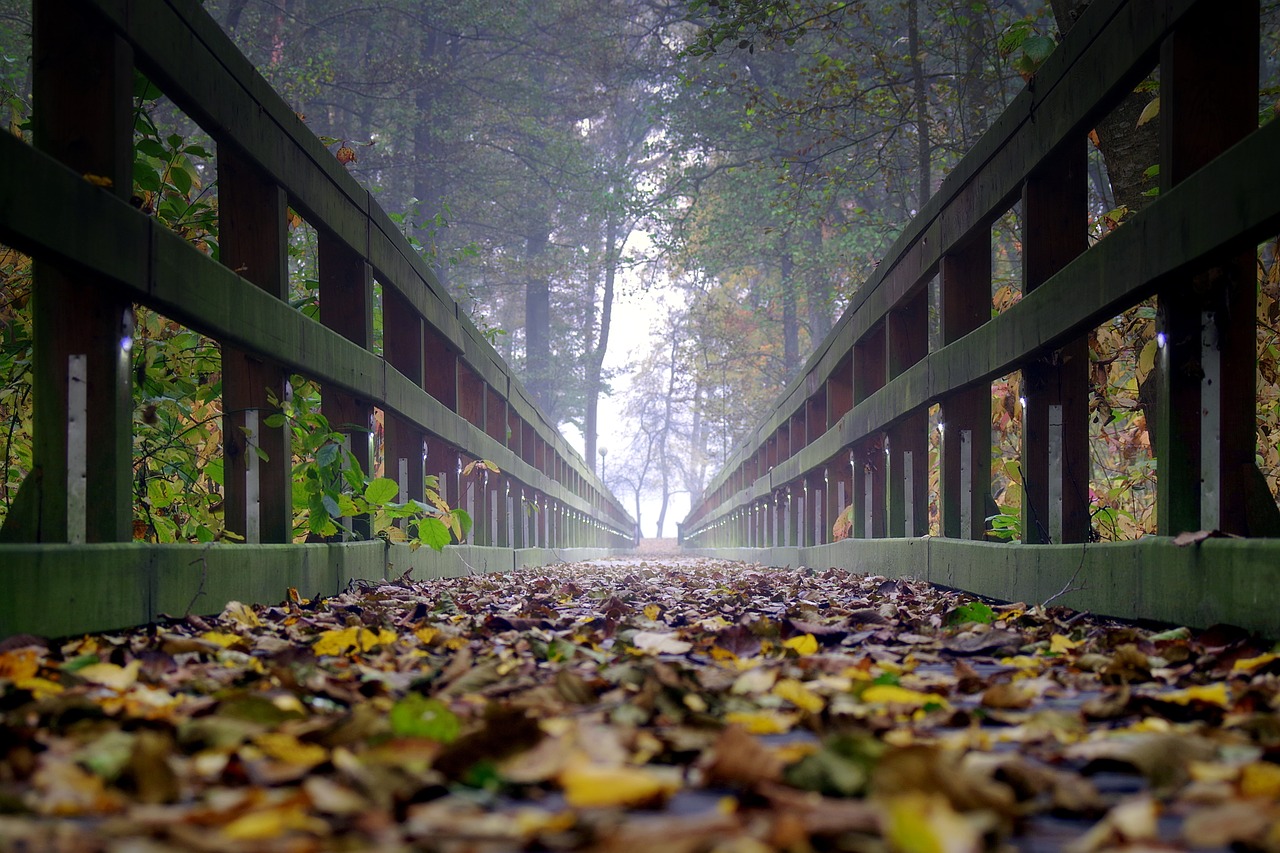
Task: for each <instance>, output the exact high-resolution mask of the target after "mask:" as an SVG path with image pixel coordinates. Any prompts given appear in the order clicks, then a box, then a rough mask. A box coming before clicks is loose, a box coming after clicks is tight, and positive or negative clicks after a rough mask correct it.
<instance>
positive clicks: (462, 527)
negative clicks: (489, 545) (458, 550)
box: [453, 509, 472, 541]
mask: <svg viewBox="0 0 1280 853" xmlns="http://www.w3.org/2000/svg"><path fill="white" fill-rule="evenodd" d="M453 517H454V518H455V519H456V520H457V522H458V530H459V531H460V534H459V536H458V541H462V540H463V539H466V538H467V537H468V536H469V535H470V534H471V527H472V523H471V514H470V513H468V512H467V511H466V510H465V509H455V510H453Z"/></svg>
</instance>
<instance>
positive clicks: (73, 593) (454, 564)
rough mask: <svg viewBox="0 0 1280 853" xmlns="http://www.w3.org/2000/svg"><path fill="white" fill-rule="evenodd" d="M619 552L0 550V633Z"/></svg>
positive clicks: (311, 547)
mask: <svg viewBox="0 0 1280 853" xmlns="http://www.w3.org/2000/svg"><path fill="white" fill-rule="evenodd" d="M612 553H619V552H616V551H611V550H609V549H605V548H563V549H561V548H557V549H546V548H523V549H518V550H511V549H507V548H489V547H480V546H471V545H451V546H449V547H447V548H445V549H444V551H443V552H437V551H433V550H431V549H429V548H420V549H418V550H417V551H412V550H410V549H409V547H408V546H406V545H389V544H387V543H384V542H382V541H381V540H378V541H367V542H344V543H331V544H307V545H252V546H246V545H234V544H215V545H208V546H205V547H201V548H195V547H192V546H190V545H148V544H145V543H119V544H99V545H38V546H37V545H0V588H3V590H4V592H3V594H0V637H6V636H9V635H12V634H35V635H37V636H43V637H66V636H71V635H75V634H82V633H89V632H95V631H112V630H117V629H121V628H131V627H134V626H137V625H145V624H148V623H151V622H155V621H157V620H158V619H160V618H162V617H165V616H173V617H182V616H184V615H187V614H194V615H200V616H204V615H209V614H213V613H219V612H221V611H222V609H223V607H224V606H225V605H226V603H227V602H228V601H242V602H245V603H250V604H264V603H275V602H280V601H283V600H284V599H285V597H286V595H287V594H288V590H289V588H290V587H292V588H294V589H296V590H297V591H298V594H299V595H301V596H302V597H303V598H312V597H315V596H329V595H336V594H338V593H340V592H342V591H343V590H344V589H346V588H347V586H348V584H350V583H351V581H353V580H368V581H379V580H383V579H388V580H395V579H397V578H399V577H401V576H402V575H404V574H405V573H406V572H408V573H410V577H412V578H413V579H414V580H426V579H429V578H444V577H458V576H461V575H467V574H473V573H480V572H508V571H512V570H513V569H515V568H529V567H536V566H541V565H546V564H548V563H559V562H575V561H579V560H589V559H594V558H598V557H603V556H607V555H609V554H612Z"/></svg>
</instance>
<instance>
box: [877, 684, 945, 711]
mask: <svg viewBox="0 0 1280 853" xmlns="http://www.w3.org/2000/svg"><path fill="white" fill-rule="evenodd" d="M860 698H861V699H862V701H863V702H868V703H871V704H876V705H907V706H910V707H912V708H922V707H924V706H925V705H940V706H941V707H943V708H946V707H949V706H948V704H947V700H946V699H944V698H943V697H941V696H939V695H938V694H936V693H921V692H920V691H918V690H908V689H907V688H905V687H898V686H897V685H896V684H873V685H871V686H870V687H868V688H867V689H866V690H863V691H862V694H861V697H860Z"/></svg>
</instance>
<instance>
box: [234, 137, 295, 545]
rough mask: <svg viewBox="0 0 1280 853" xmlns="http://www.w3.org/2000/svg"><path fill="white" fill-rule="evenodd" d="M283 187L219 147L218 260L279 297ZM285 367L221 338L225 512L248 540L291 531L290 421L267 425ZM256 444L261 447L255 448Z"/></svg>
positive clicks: (288, 535)
mask: <svg viewBox="0 0 1280 853" xmlns="http://www.w3.org/2000/svg"><path fill="white" fill-rule="evenodd" d="M287 210H288V207H287V203H286V199H285V192H284V190H283V189H281V188H280V186H279V185H278V184H276V183H275V181H274V180H272V179H271V177H270V176H269V175H267V174H265V173H264V172H263V171H261V170H260V169H259V168H258V167H257V166H255V165H254V164H252V163H250V162H249V161H248V160H246V159H245V158H244V157H243V156H242V155H241V154H240V153H239V152H238V151H236V150H235V149H234V148H232V147H231V146H229V145H227V144H219V146H218V227H219V241H220V246H221V258H222V263H223V264H224V265H226V266H227V267H229V268H230V269H232V270H233V271H235V272H236V273H238V274H239V275H241V276H242V277H243V278H244V279H245V280H247V281H250V282H252V283H254V284H256V285H257V286H258V287H260V288H262V289H263V290H265V291H266V292H267V293H269V294H271V295H272V296H274V297H275V298H277V299H280V300H282V301H283V300H285V299H287V298H288V295H289V278H288V271H287V266H286V264H287V259H288V255H287V251H286V245H287V240H286V237H285V217H286V213H287ZM288 379H289V377H288V372H287V371H286V370H285V369H284V368H283V367H280V366H279V365H277V364H272V363H270V362H267V361H265V360H263V359H262V358H260V357H258V356H256V355H253V354H251V353H248V352H245V351H243V350H240V349H237V348H236V347H233V346H229V345H226V344H224V345H223V347H222V409H223V426H222V437H223V453H224V471H223V477H224V483H225V485H226V503H225V506H226V510H225V519H226V527H227V530H228V531H231V532H233V533H236V534H239V535H240V536H243V537H244V539H245V541H246V542H250V543H256V542H263V543H269V542H288V541H290V540H291V539H292V538H293V497H292V489H291V485H290V479H291V475H292V469H293V462H292V455H291V449H290V442H289V438H288V427H287V426H283V427H268V426H267V425H266V423H265V421H266V419H267V418H268V417H269V416H270V415H272V414H274V413H275V412H276V411H277V409H276V407H275V406H274V405H272V403H271V400H270V398H271V397H272V396H274V397H275V398H276V399H277V400H284V398H285V393H286V385H287V383H288ZM258 451H261V452H258Z"/></svg>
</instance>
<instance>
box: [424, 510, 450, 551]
mask: <svg viewBox="0 0 1280 853" xmlns="http://www.w3.org/2000/svg"><path fill="white" fill-rule="evenodd" d="M418 538H419V539H421V540H422V544H423V545H426V546H427V547H428V548H432V549H434V550H436V551H443V550H444V546H446V545H448V544H449V541H450V536H449V528H447V527H445V526H444V522H443V521H441V520H440V519H438V518H424V519H422V520H421V521H419V522H418Z"/></svg>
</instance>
